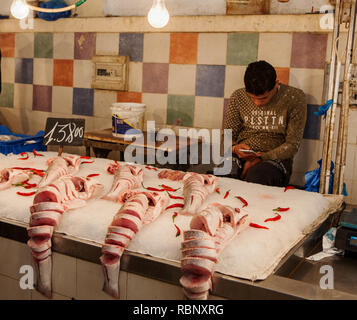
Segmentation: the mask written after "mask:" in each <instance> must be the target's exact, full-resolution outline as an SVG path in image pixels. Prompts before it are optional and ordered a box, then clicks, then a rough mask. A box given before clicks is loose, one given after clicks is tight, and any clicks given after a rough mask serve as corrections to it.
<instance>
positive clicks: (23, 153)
mask: <svg viewBox="0 0 357 320" xmlns="http://www.w3.org/2000/svg"><path fill="white" fill-rule="evenodd" d="M20 155H21V156H24V155H26V158H18V160H27V159H28V158H29V155H28V154H27V152H21V153H20Z"/></svg>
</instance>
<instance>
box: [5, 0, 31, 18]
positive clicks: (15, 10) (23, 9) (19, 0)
mask: <svg viewBox="0 0 357 320" xmlns="http://www.w3.org/2000/svg"><path fill="white" fill-rule="evenodd" d="M10 11H11V14H12V15H13V16H14V17H15V18H17V19H24V18H26V17H27V16H28V15H29V13H30V8H29V7H28V5H27V3H26V0H14V1H13V2H12V4H11V7H10Z"/></svg>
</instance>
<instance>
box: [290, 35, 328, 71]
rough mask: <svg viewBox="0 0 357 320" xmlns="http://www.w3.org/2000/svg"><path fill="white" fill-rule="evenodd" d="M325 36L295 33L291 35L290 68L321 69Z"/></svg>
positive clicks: (323, 61) (323, 65) (324, 54)
mask: <svg viewBox="0 0 357 320" xmlns="http://www.w3.org/2000/svg"><path fill="white" fill-rule="evenodd" d="M326 47H327V34H325V33H324V34H321V33H307V32H297V33H294V34H293V42H292V53H291V67H294V68H314V69H323V68H324V67H325V59H326Z"/></svg>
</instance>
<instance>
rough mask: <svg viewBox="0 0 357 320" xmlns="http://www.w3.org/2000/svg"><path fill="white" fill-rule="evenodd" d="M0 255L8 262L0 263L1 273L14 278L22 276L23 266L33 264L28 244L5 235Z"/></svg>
mask: <svg viewBox="0 0 357 320" xmlns="http://www.w3.org/2000/svg"><path fill="white" fill-rule="evenodd" d="M0 257H1V258H0V259H1V260H3V259H4V260H3V261H5V259H6V263H0V274H2V275H5V276H8V277H11V278H13V279H20V278H21V277H22V274H21V273H20V268H21V266H23V265H32V256H31V253H30V249H29V248H28V246H27V245H26V244H24V243H21V242H18V241H14V240H10V239H7V238H3V237H1V238H0ZM0 288H1V286H0Z"/></svg>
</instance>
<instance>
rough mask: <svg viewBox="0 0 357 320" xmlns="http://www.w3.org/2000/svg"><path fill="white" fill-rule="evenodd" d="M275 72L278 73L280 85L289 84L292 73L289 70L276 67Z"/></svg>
mask: <svg viewBox="0 0 357 320" xmlns="http://www.w3.org/2000/svg"><path fill="white" fill-rule="evenodd" d="M275 71H276V77H277V79H278V80H279V81H280V83H283V84H289V73H290V69H289V68H279V67H276V68H275Z"/></svg>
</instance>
